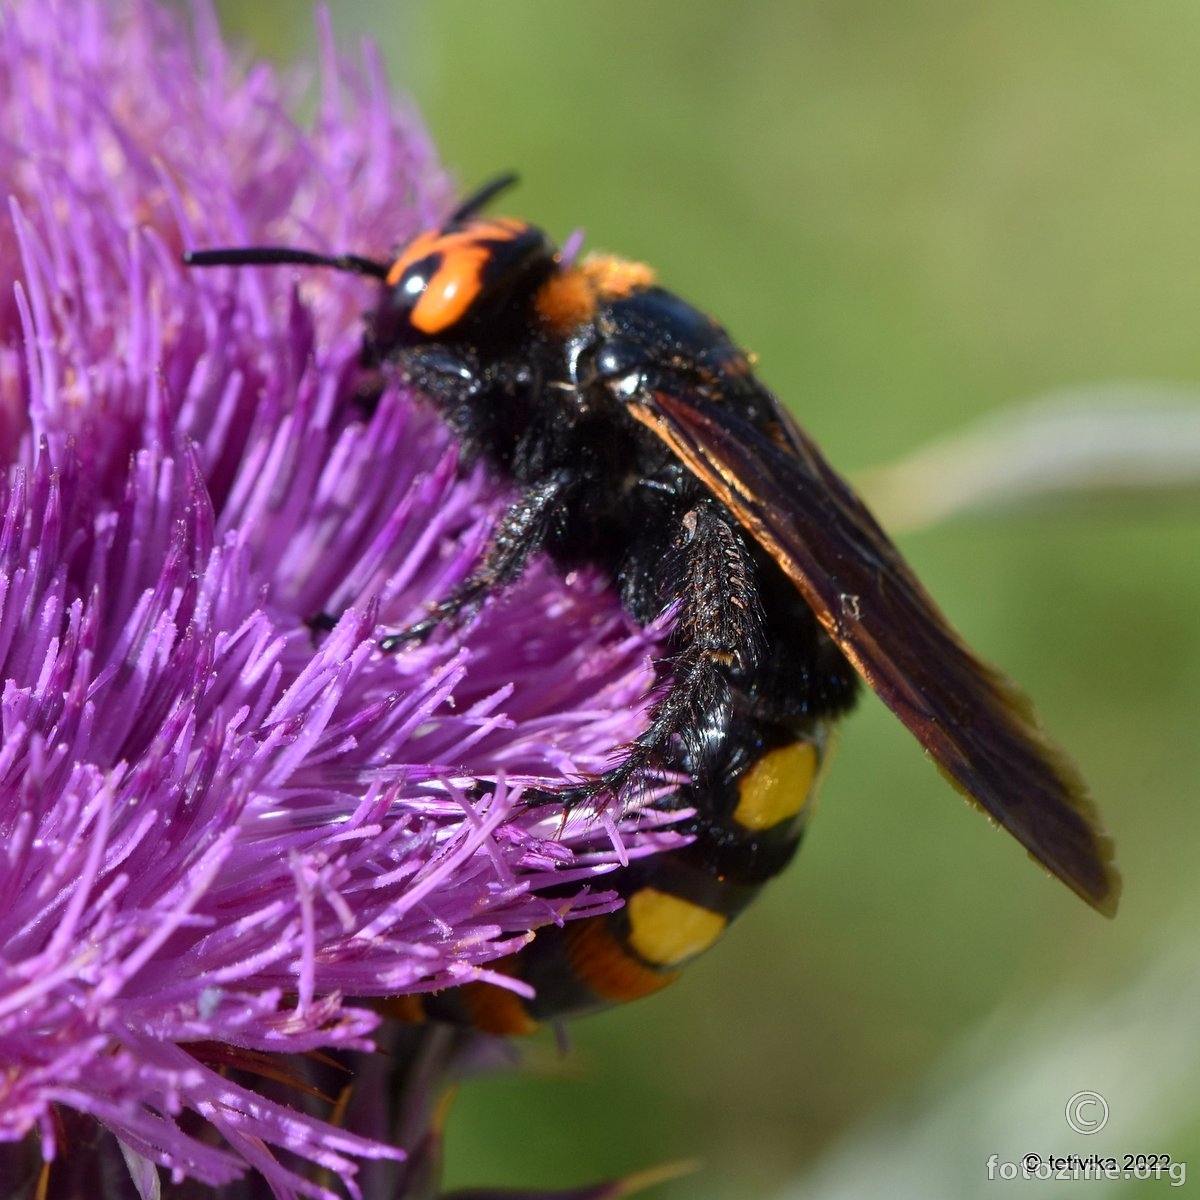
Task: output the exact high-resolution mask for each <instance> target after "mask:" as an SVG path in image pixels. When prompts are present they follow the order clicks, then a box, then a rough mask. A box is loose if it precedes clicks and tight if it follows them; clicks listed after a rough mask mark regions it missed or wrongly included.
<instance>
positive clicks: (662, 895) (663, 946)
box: [626, 888, 728, 967]
mask: <svg viewBox="0 0 1200 1200" xmlns="http://www.w3.org/2000/svg"><path fill="white" fill-rule="evenodd" d="M626 909H627V910H628V913H629V944H630V945H631V946H632V947H633V948H634V950H636V951H637V953H638V954H639V955H641V957H642V958H644V959H645V960H646V961H647V962H650V963H654V964H655V965H656V966H660V967H676V966H679V965H681V964H682V963H685V962H687V960H688V959H689V958H695V956H696V955H697V954H700V953H701V952H702V951H705V950H707V949H708V948H709V946H711V945H712V944H713V942H715V941H716V940H717V938H719V937H720V936H721V934H722V933H724V932H725V926H726V925H727V924H728V920H727V918H725V917H723V916H722V915H721V914H720V913H715V912H713V911H712V910H711V909H707V908H701V906H700V905H698V904H692V903H691V901H689V900H682V899H680V897H678V896H672V895H671V894H670V893H669V892H660V891H658V890H656V889H655V888H642V890H641V891H639V892H634V894H633V895H632V896H630V897H629V899H628V900H627V901H626Z"/></svg>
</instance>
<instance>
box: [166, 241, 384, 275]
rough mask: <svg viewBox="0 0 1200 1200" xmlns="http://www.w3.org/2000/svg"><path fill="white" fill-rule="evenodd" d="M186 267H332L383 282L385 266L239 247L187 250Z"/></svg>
mask: <svg viewBox="0 0 1200 1200" xmlns="http://www.w3.org/2000/svg"><path fill="white" fill-rule="evenodd" d="M183 261H184V263H185V264H186V265H187V266H189V267H254V266H275V265H277V264H279V263H292V264H294V265H295V266H300V267H332V268H333V269H334V270H335V271H352V272H353V273H354V274H355V275H370V276H372V277H373V278H375V279H386V278H387V273H388V264H387V263H381V262H376V261H375V260H374V259H371V258H363V257H361V255H358V254H314V253H313V252H312V251H311V250H293V249H291V248H290V247H288V246H238V247H233V248H230V249H218V250H189V251H188V252H187V253H186V254H185V255H184V256H183Z"/></svg>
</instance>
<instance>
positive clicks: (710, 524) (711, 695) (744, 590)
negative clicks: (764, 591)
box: [566, 504, 761, 805]
mask: <svg viewBox="0 0 1200 1200" xmlns="http://www.w3.org/2000/svg"><path fill="white" fill-rule="evenodd" d="M675 560H676V566H675V570H674V571H673V572H671V575H672V577H673V583H674V588H673V593H674V595H675V596H676V597H677V603H678V614H677V617H676V623H675V629H674V632H673V634H672V650H673V654H672V660H671V668H672V669H671V685H670V688H669V689H668V691H667V693H666V695H664V696H663V698H662V699H661V700H660V701H659V702H658V705H657V707H656V708H655V709H654V713H653V716H652V718H651V721H650V725H649V726H648V728H646V729H645V730H644V731H643V732H642V733H641V734H640V735H639V736H638V738H637V739H636V740H635V741H634V743H633V745H632V746H631V747H630V750H629V753H628V754H627V755H626V756H625V757H624V758H622V760H621V761H620V762H619V763H618V764H617V765H616V766H615V767H612V768H611V769H610V770H607V771H605V772H604V773H603V774H602V775H600V776H598V777H597V778H596V779H595V780H592V781H590V782H588V783H586V784H583V785H581V786H580V787H578V788H573V789H571V790H570V791H569V792H568V794H567V797H566V802H567V803H568V804H569V805H571V804H576V803H580V802H584V801H586V800H588V799H591V798H592V797H594V796H596V795H597V794H599V793H600V792H604V791H607V792H612V793H613V794H614V795H619V794H620V793H621V792H622V791H623V790H624V789H625V788H626V787H627V786H628V785H629V784H630V783H631V782H632V781H633V780H634V779H635V778H636V777H637V776H638V775H640V774H643V773H644V772H645V771H646V769H647V768H649V767H653V766H655V765H661V764H662V763H663V762H664V761H665V760H667V758H668V751H670V749H671V746H672V743H673V742H674V741H675V739H676V738H678V737H679V736H681V735H682V736H683V737H684V738H685V739H687V742H686V744H685V745H684V747H683V750H684V754H685V758H686V761H687V764H688V770H689V773H692V774H697V773H704V772H705V771H706V770H707V769H708V767H709V765H710V764H709V762H708V759H709V758H710V756H711V752H712V750H713V748H719V746H720V744H721V739H722V737H723V735H724V731H725V729H726V727H727V726H728V723H729V719H730V704H731V693H730V675H731V672H739V673H740V672H743V671H748V670H750V669H752V668H753V666H754V664H755V663H756V662H757V660H758V656H759V651H760V641H761V636H760V635H761V631H760V624H761V613H760V611H759V606H758V601H757V581H756V578H755V576H756V568H755V564H754V560H753V558H752V556H751V553H750V550H749V548H748V547H747V545H746V542H745V540H744V538H743V537H742V534H741V532H740V531H739V530H737V529H735V528H734V527H733V526H732V525H730V523H729V522H728V521H726V520H725V519H724V517H722V516H721V514H720V513H719V512H718V511H717V510H716V509H715V507H714V506H713V505H711V504H701V505H698V506H697V507H696V508H693V509H691V510H690V511H689V512H688V513H686V514H685V516H684V519H683V527H682V529H681V530H680V534H679V537H678V538H677V539H676V547H675ZM672 761H674V759H672Z"/></svg>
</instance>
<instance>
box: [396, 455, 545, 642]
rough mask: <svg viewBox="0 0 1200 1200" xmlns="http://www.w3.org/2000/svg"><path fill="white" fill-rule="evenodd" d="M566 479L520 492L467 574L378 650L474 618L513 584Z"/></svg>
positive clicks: (542, 534)
mask: <svg viewBox="0 0 1200 1200" xmlns="http://www.w3.org/2000/svg"><path fill="white" fill-rule="evenodd" d="M566 481H567V477H566V476H565V475H554V476H552V477H551V478H550V479H548V480H547V481H546V482H545V483H542V484H539V485H538V486H537V487H535V488H531V489H530V490H529V491H528V492H526V493H525V494H524V495H523V496H522V497H521V499H520V500H518V501H517V502H516V503H515V504H513V505H512V506H511V507H510V508H509V509H508V511H507V512H506V513H505V514H504V516H503V517H501V518H500V523H499V524H498V525H497V526H496V529H495V531H494V532H493V533H492V537H491V540H490V541H489V543H488V546H487V549H486V550H485V551H484V554H483V558H482V559H481V560H480V563H479V565H478V566H477V567H476V568H475V570H474V571H473V572H472V573H471V575H470V576H469V577H468V578H467V579H466V580H464V581H463V583H461V584H460V585H459V586H458V587H456V588H455V589H454V591H452V592H451V593H450V595H448V596H446V597H445V598H444V599H442V600H439V601H438V602H437V603H436V604H435V605H433V607H432V608H431V609H430V612H429V615H428V616H427V617H424V618H422V619H421V620H420V621H417V622H415V623H414V624H412V625H409V626H408V627H407V628H406V629H399V630H397V631H396V632H395V633H389V634H388V635H387V636H386V637H383V638H381V639H380V641H379V648H380V650H382V651H383V652H384V653H385V654H392V653H394V652H395V651H397V650H399V649H400V648H401V647H402V646H405V645H407V644H408V643H409V642H420V641H424V639H425V638H427V637H429V635H430V634H431V633H433V632H434V630H435V629H437V628H438V627H439V626H440V625H443V624H446V623H447V622H451V623H453V622H456V621H459V620H461V619H463V618H464V617H470V616H472V615H474V613H475V612H476V611H477V610H478V608H479V606H480V605H481V604H482V603H483V601H484V599H485V598H486V597H487V596H489V595H491V594H492V593H493V592H498V591H502V590H503V589H504V588H506V587H508V586H509V584H511V583H515V582H516V581H517V579H519V578H520V576H521V572H522V571H524V570H525V564H526V563H527V562H528V561H529V556H530V555H531V554H532V553H534V551H536V550H538V549H540V547H541V546H542V544H543V543H544V542H545V540H546V531H547V529H548V528H549V524H550V520H551V517H552V516H553V513H554V507H555V505H556V503H557V502H558V501H559V499H560V498H561V495H562V491H563V489H564V488H565V486H566Z"/></svg>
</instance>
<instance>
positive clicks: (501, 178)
mask: <svg viewBox="0 0 1200 1200" xmlns="http://www.w3.org/2000/svg"><path fill="white" fill-rule="evenodd" d="M520 178H521V177H520V176H519V175H518V174H517V173H516V172H515V171H509V172H507V174H504V175H498V176H497V177H496V178H495V179H492V180H490V181H489V182H488V183H485V184H484V185H483V187H481V188H480V189H479V190H478V191H475V192H472V193H471V194H470V195H469V196H468V197H467V198H466V199H465V200H464V201H463V202H462V203H461V204H460V205H459V206H458V207H457V208H456V209H455V210H454V211H453V212H452V213H451V214H450V224H451V225H456V224H457V223H458V222H459V221H465V220H466V219H467V218H468V217H470V216H473V215H474V214H475V213H477V212H478V211H479V210H480V209H481V208H482V207H483V206H484V205H485V204H487V203H488V201H489V200H491V199H493V198H494V197H495V196H497V195H499V194H500V193H501V192H503V191H506V190H507V189H508V188H510V187H512V186H513V184H514V183H516V182H517V181H518V180H519V179H520Z"/></svg>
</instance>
